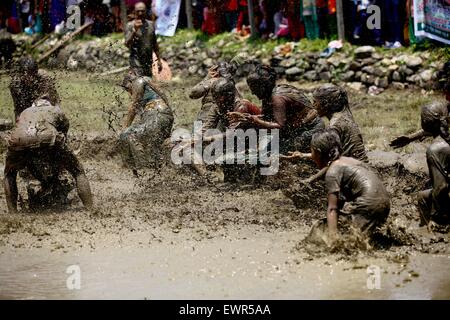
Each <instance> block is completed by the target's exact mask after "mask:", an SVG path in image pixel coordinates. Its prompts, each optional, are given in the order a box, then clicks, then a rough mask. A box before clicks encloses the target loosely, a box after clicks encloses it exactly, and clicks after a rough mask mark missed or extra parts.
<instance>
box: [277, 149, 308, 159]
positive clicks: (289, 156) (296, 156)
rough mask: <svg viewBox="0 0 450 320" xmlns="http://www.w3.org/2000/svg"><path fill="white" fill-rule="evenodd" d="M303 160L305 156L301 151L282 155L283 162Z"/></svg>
mask: <svg viewBox="0 0 450 320" xmlns="http://www.w3.org/2000/svg"><path fill="white" fill-rule="evenodd" d="M301 158H304V154H303V153H301V152H299V151H294V152H292V151H289V152H288V154H287V155H284V154H280V159H283V160H296V159H301Z"/></svg>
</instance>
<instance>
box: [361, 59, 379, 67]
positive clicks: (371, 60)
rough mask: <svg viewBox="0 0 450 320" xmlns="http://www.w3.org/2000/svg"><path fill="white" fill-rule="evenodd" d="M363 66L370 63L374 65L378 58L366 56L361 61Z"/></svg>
mask: <svg viewBox="0 0 450 320" xmlns="http://www.w3.org/2000/svg"><path fill="white" fill-rule="evenodd" d="M360 62H361V65H362V66H369V65H373V64H374V63H375V62H377V60H375V59H373V58H366V59H363V60H361V61H360Z"/></svg>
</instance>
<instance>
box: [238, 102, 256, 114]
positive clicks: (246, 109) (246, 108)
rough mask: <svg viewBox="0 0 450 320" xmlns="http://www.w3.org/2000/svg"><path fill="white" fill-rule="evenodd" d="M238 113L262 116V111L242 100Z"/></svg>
mask: <svg viewBox="0 0 450 320" xmlns="http://www.w3.org/2000/svg"><path fill="white" fill-rule="evenodd" d="M237 111H238V112H241V113H249V114H251V115H260V114H261V109H260V108H258V106H256V105H255V104H253V103H251V102H250V101H248V100H246V99H242V100H241V101H240V106H239V108H238V110H237Z"/></svg>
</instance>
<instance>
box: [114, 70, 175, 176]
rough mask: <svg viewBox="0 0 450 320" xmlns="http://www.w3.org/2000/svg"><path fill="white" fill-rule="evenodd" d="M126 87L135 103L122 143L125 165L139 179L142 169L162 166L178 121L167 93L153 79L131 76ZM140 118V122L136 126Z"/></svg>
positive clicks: (126, 124)
mask: <svg viewBox="0 0 450 320" xmlns="http://www.w3.org/2000/svg"><path fill="white" fill-rule="evenodd" d="M122 87H123V88H124V89H125V90H127V91H128V93H129V94H130V95H131V100H132V101H131V105H130V108H129V110H128V116H127V118H126V121H125V123H124V130H123V132H122V133H121V134H120V137H119V142H120V147H121V149H122V157H123V160H124V162H125V163H126V164H127V165H128V166H130V168H131V169H132V171H133V173H134V175H137V170H138V169H142V168H144V167H150V168H153V167H156V166H158V165H159V163H160V162H161V161H160V160H161V151H162V145H163V143H164V142H165V140H166V139H168V138H169V137H170V134H171V132H172V125H173V120H174V117H173V112H172V109H171V108H170V106H169V103H168V101H167V98H166V97H165V95H164V93H162V92H161V91H160V90H159V89H158V88H156V87H155V86H154V84H153V83H152V82H151V79H150V78H149V77H143V76H138V75H136V74H135V73H134V72H130V73H129V74H128V75H127V76H125V78H124V80H123V82H122ZM136 116H138V117H139V120H138V121H136V122H134V119H135V117H136ZM133 122H134V123H133Z"/></svg>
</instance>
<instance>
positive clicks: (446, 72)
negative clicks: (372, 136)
mask: <svg viewBox="0 0 450 320" xmlns="http://www.w3.org/2000/svg"><path fill="white" fill-rule="evenodd" d="M439 78H440V80H439V82H440V83H442V89H443V91H444V95H445V99H446V101H447V110H448V111H447V113H450V61H447V62H446V63H445V65H444V68H443V70H442V71H441V72H440V74H439ZM430 136H431V133H429V132H426V131H425V130H423V129H422V130H419V131H417V132H414V133H412V134H410V135H406V136H400V137H397V138H395V139H393V140H392V141H391V143H390V144H389V145H390V146H391V147H393V148H394V149H397V148H401V147H404V146H406V145H408V144H410V143H411V142H414V141H422V140H423V139H425V138H427V137H430Z"/></svg>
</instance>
